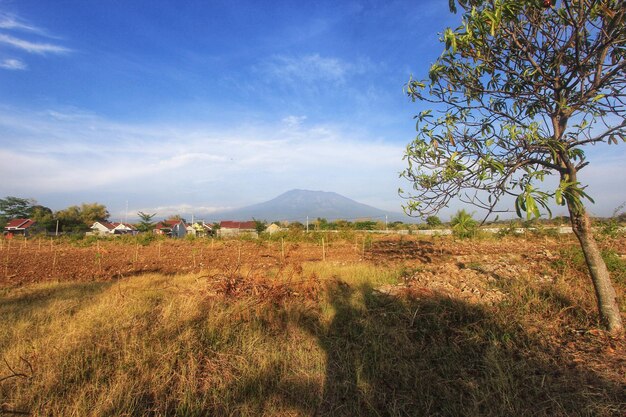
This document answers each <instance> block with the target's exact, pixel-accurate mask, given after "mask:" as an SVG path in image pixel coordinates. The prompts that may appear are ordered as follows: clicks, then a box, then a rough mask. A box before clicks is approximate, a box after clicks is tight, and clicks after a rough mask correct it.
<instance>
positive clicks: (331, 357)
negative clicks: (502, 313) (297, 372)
mask: <svg viewBox="0 0 626 417" xmlns="http://www.w3.org/2000/svg"><path fill="white" fill-rule="evenodd" d="M327 295H328V302H329V304H330V305H331V306H332V308H333V310H334V316H333V317H332V319H331V321H330V323H328V324H324V323H323V322H322V319H321V316H320V315H316V314H313V313H311V314H309V315H308V316H306V315H305V316H301V317H300V318H299V319H298V325H299V326H300V327H301V328H304V329H306V331H307V332H308V333H309V334H312V335H314V336H315V337H316V339H317V340H318V343H319V345H320V346H321V348H322V349H323V350H324V352H325V353H326V359H327V361H326V371H325V377H324V383H323V387H316V386H315V384H312V383H311V382H310V381H308V382H307V381H301V382H298V381H291V382H290V383H289V384H287V383H286V381H282V382H281V374H280V372H278V371H277V372H275V373H273V374H272V375H267V378H265V377H262V379H264V380H266V381H273V382H271V384H270V386H271V387H273V388H272V389H270V391H271V392H270V393H268V392H265V393H264V395H266V396H267V397H268V398H269V397H270V396H273V397H274V398H275V396H277V395H278V396H279V397H280V398H282V401H283V402H284V403H285V404H288V405H289V407H291V408H295V409H297V410H299V412H298V413H299V414H300V415H315V416H477V415H480V416H503V415H537V416H570V415H588V416H601V415H606V416H609V415H623V414H621V413H623V412H624V411H626V396H625V394H624V384H623V383H620V382H618V381H610V380H606V379H603V378H602V377H601V376H599V375H597V374H596V373H594V372H593V371H591V370H585V369H584V368H581V367H576V366H575V364H573V363H571V362H568V360H566V359H565V358H563V357H562V355H559V351H558V348H556V347H554V346H552V345H549V344H548V343H545V342H543V341H542V340H535V339H533V338H532V337H531V336H529V335H528V334H527V333H526V332H524V330H523V329H522V327H521V326H520V325H519V324H517V323H516V322H515V319H514V318H511V320H508V321H507V320H501V321H497V320H496V319H495V318H494V316H493V315H492V313H491V311H490V310H487V309H485V308H482V307H480V306H476V305H471V304H468V303H465V302H461V301H456V300H452V299H449V298H445V297H439V296H427V297H424V296H423V294H422V296H421V297H419V298H418V297H415V296H411V294H406V295H404V296H399V297H391V296H387V295H384V294H380V293H378V292H377V291H375V290H374V289H373V288H371V287H369V286H361V287H352V286H350V285H348V284H346V283H343V282H337V283H336V284H335V285H332V286H331V287H330V288H328V293H327ZM247 383H249V384H250V386H259V381H247ZM261 385H263V384H261ZM265 388H267V385H265ZM307 390H308V393H307ZM252 391H254V392H252ZM252 391H247V393H248V394H249V395H259V392H256V390H252ZM315 395H317V396H318V397H317V399H315ZM244 400H247V399H244V398H239V399H235V401H244ZM258 411H259V412H265V411H266V409H265V408H264V407H263V406H262V407H261V408H260V409H258Z"/></svg>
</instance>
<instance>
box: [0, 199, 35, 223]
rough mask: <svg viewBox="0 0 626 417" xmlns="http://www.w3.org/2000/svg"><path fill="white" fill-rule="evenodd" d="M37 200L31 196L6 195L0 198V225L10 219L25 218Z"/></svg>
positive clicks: (30, 212)
mask: <svg viewBox="0 0 626 417" xmlns="http://www.w3.org/2000/svg"><path fill="white" fill-rule="evenodd" d="M36 203H37V202H36V201H35V200H33V199H32V198H19V197H11V196H9V197H6V198H0V223H2V224H0V226H2V227H4V225H5V224H6V222H7V221H8V220H11V219H27V218H30V216H31V214H32V208H33V206H34V205H35V204H36Z"/></svg>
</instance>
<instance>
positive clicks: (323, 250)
mask: <svg viewBox="0 0 626 417" xmlns="http://www.w3.org/2000/svg"><path fill="white" fill-rule="evenodd" d="M322 260H323V261H326V246H325V245H324V238H322Z"/></svg>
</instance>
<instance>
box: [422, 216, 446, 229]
mask: <svg viewBox="0 0 626 417" xmlns="http://www.w3.org/2000/svg"><path fill="white" fill-rule="evenodd" d="M426 224H427V225H428V226H430V227H439V226H441V224H442V223H441V219H439V217H437V216H428V217H427V218H426Z"/></svg>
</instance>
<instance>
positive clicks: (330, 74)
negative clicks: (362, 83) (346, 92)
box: [260, 54, 365, 84]
mask: <svg viewBox="0 0 626 417" xmlns="http://www.w3.org/2000/svg"><path fill="white" fill-rule="evenodd" d="M260 70H261V72H262V73H264V74H266V75H267V76H270V77H271V78H273V79H275V80H278V81H282V82H286V83H296V82H307V83H312V82H317V81H326V82H335V83H339V84H343V83H344V82H345V81H346V79H347V78H348V76H350V75H351V74H358V73H361V72H363V71H364V70H365V64H363V63H359V64H352V63H349V62H346V61H343V60H341V59H338V58H329V57H322V56H320V55H319V54H312V55H304V56H299V57H293V56H282V55H278V56H273V57H271V58H270V59H268V60H266V61H264V62H263V63H262V64H261V65H260Z"/></svg>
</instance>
